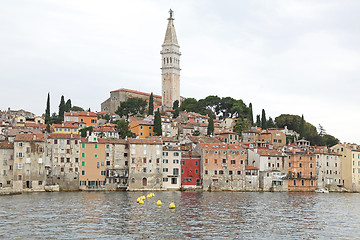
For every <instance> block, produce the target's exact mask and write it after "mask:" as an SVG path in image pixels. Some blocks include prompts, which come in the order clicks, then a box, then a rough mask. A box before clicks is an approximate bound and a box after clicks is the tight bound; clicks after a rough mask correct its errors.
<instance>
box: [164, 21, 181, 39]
mask: <svg viewBox="0 0 360 240" xmlns="http://www.w3.org/2000/svg"><path fill="white" fill-rule="evenodd" d="M168 20H169V22H168V26H167V29H166V34H165V39H164V44H176V45H178V41H177V37H176V32H175V26H174V22H173V21H174V19H173V18H172V17H171V16H170V18H168Z"/></svg>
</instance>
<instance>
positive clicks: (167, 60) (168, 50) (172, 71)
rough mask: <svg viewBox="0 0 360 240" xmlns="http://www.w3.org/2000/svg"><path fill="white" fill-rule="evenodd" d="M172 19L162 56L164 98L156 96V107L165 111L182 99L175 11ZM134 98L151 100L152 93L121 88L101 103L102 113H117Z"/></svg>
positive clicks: (169, 19)
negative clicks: (125, 102) (125, 103)
mask: <svg viewBox="0 0 360 240" xmlns="http://www.w3.org/2000/svg"><path fill="white" fill-rule="evenodd" d="M169 13H170V17H169V18H168V19H167V20H168V25H167V28H166V33H165V39H164V43H163V44H162V50H161V52H160V54H161V62H162V64H161V83H162V96H159V95H154V106H162V107H163V110H166V109H172V107H173V103H174V102H175V101H176V100H178V101H179V103H180V101H181V97H180V70H181V69H180V56H181V53H180V51H179V48H180V46H179V44H178V41H177V37H176V32H175V26H174V18H173V11H172V10H171V9H170V11H169ZM132 97H138V98H142V99H144V100H149V97H150V93H144V92H139V91H134V90H130V89H125V88H121V89H118V90H114V91H111V92H110V97H109V98H108V99H106V100H105V101H104V102H103V103H101V111H104V112H110V113H115V111H116V110H117V108H118V107H119V106H120V103H121V102H124V101H126V100H128V99H129V98H132Z"/></svg>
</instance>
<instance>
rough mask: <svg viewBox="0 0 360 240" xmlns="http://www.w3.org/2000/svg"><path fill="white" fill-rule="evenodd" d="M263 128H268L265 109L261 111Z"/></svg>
mask: <svg viewBox="0 0 360 240" xmlns="http://www.w3.org/2000/svg"><path fill="white" fill-rule="evenodd" d="M261 128H262V129H266V128H267V121H266V115H265V110H264V109H263V110H262V111H261Z"/></svg>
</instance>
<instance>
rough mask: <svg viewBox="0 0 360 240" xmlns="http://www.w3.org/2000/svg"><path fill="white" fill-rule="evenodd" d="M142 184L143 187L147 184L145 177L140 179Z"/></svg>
mask: <svg viewBox="0 0 360 240" xmlns="http://www.w3.org/2000/svg"><path fill="white" fill-rule="evenodd" d="M142 184H143V186H144V187H145V186H147V179H146V178H143V179H142Z"/></svg>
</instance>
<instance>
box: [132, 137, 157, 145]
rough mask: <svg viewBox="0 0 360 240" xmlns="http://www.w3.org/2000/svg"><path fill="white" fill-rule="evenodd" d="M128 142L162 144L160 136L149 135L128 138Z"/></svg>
mask: <svg viewBox="0 0 360 240" xmlns="http://www.w3.org/2000/svg"><path fill="white" fill-rule="evenodd" d="M128 142H129V143H130V144H162V142H161V138H160V137H151V138H144V139H140V138H128Z"/></svg>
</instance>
